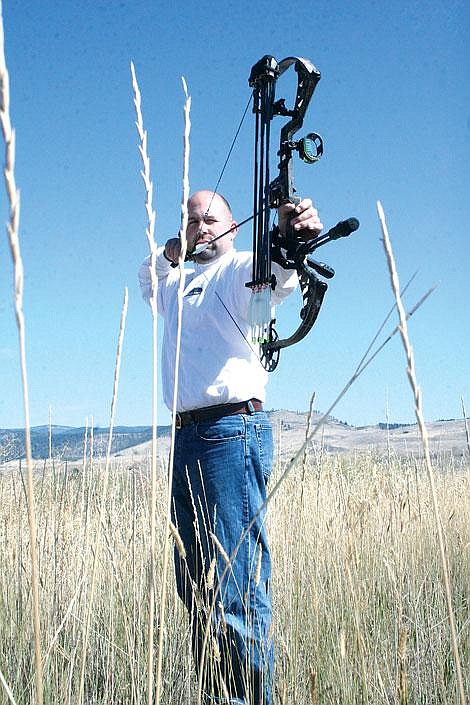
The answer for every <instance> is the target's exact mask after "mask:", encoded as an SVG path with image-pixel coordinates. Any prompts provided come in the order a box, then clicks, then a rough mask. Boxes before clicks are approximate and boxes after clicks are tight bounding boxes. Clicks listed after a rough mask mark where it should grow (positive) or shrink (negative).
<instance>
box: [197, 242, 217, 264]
mask: <svg viewBox="0 0 470 705" xmlns="http://www.w3.org/2000/svg"><path fill="white" fill-rule="evenodd" d="M216 257H217V250H216V248H215V247H211V246H210V245H208V247H206V249H205V250H203V251H202V252H200V253H199V254H198V255H196V257H194V260H195V262H201V263H202V262H210V260H212V259H215V258H216Z"/></svg>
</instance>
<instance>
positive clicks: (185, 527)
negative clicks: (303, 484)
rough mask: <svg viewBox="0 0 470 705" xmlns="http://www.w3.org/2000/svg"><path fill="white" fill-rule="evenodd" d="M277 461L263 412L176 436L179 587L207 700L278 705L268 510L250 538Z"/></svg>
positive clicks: (203, 424) (184, 430) (175, 518)
mask: <svg viewBox="0 0 470 705" xmlns="http://www.w3.org/2000/svg"><path fill="white" fill-rule="evenodd" d="M272 459H273V440H272V430H271V426H270V424H269V421H268V419H267V417H266V414H265V413H264V412H254V413H253V414H251V415H248V414H246V415H245V414H237V415H233V416H224V417H223V418H220V419H216V420H212V421H204V422H201V423H196V424H189V425H187V426H185V427H183V428H182V429H180V430H178V431H177V434H176V444H175V462H174V470H173V506H172V513H173V522H174V523H175V525H176V526H177V528H178V532H179V534H180V536H181V538H182V540H183V543H184V547H185V551H186V555H185V556H184V557H182V556H181V554H180V552H179V551H178V550H177V549H175V569H176V582H177V590H178V594H179V596H180V597H181V599H182V600H183V602H184V603H185V605H186V608H187V609H188V612H189V615H190V619H191V627H192V648H193V655H194V660H195V664H196V668H197V671H198V677H199V679H201V680H202V688H203V692H204V694H205V697H206V699H207V701H208V702H217V701H222V702H225V703H226V702H227V701H228V702H230V703H240V705H245V703H246V705H272V694H271V691H272V674H273V664H274V650H273V646H272V635H271V634H270V633H269V632H270V626H271V612H272V609H271V586H270V576H271V559H270V555H269V548H268V542H267V537H266V527H265V518H266V511H265V510H264V511H263V512H261V514H260V515H259V516H258V517H257V518H256V519H255V521H254V523H253V526H251V528H249V530H248V531H247V528H248V526H249V524H250V523H251V520H252V519H253V517H254V516H255V515H256V514H257V512H258V510H259V508H260V506H261V505H262V504H263V502H264V500H265V498H266V483H267V480H268V478H269V475H270V473H271V468H272ZM240 539H242V540H241V543H240ZM239 544H240V545H239ZM237 547H238V550H237ZM235 551H236V555H235V557H234V558H233V560H232V561H231V562H227V559H228V557H231V556H232V554H233V553H234V552H235ZM205 635H206V646H205V654H204V657H203V658H202V659H201V654H203V650H204V649H203V644H204V638H205Z"/></svg>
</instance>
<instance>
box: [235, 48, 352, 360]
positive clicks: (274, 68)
mask: <svg viewBox="0 0 470 705" xmlns="http://www.w3.org/2000/svg"><path fill="white" fill-rule="evenodd" d="M292 65H293V66H294V68H295V71H296V73H297V93H296V97H295V102H294V106H293V107H292V108H291V109H289V108H287V107H286V101H285V98H281V99H279V100H275V88H276V81H277V80H278V78H279V77H280V76H281V75H282V74H283V73H284V72H285V71H287V69H289V68H290V67H291V66H292ZM319 80H320V72H319V71H318V70H317V69H316V68H315V66H314V65H313V64H312V63H311V62H310V61H309V60H308V59H303V58H300V57H288V58H286V59H283V60H282V61H281V62H279V63H278V62H277V61H276V59H275V58H274V57H273V56H269V55H266V56H263V58H262V59H260V61H258V62H257V63H256V64H255V65H254V66H253V68H252V69H251V73H250V78H249V85H250V87H251V88H253V113H254V114H255V159H254V190H253V214H254V215H253V268H252V280H251V281H250V282H248V283H247V284H246V286H248V287H250V288H251V290H252V296H251V301H250V308H249V312H248V318H249V322H250V324H251V329H252V341H253V342H254V343H257V344H258V345H259V347H260V355H261V362H262V364H263V366H264V367H265V368H266V369H267V370H268V371H272V370H274V369H275V368H276V366H277V363H278V360H279V353H280V350H281V349H282V348H285V347H288V346H289V345H293V344H294V343H297V342H298V341H299V340H302V338H304V337H305V336H306V335H307V333H308V332H309V330H310V329H311V328H312V326H313V324H314V323H315V321H316V318H317V316H318V313H319V311H320V307H321V304H322V302H323V297H324V295H325V292H326V289H327V284H326V283H325V282H324V281H322V280H321V279H319V278H318V277H317V275H316V273H317V274H320V275H321V276H323V277H324V278H331V277H333V276H334V270H333V269H332V268H331V267H329V266H328V265H326V264H324V263H322V262H316V261H315V260H313V259H310V258H309V259H307V254H311V253H312V252H313V251H314V250H315V249H317V248H318V247H320V246H321V245H324V244H326V243H327V242H330V241H331V240H334V239H337V238H338V237H344V236H347V235H349V234H350V233H351V232H353V231H354V230H356V229H357V228H358V227H359V221H358V220H357V219H356V218H349V219H348V220H346V221H343V222H341V223H338V225H336V226H335V227H334V228H332V229H331V230H330V231H328V232H327V233H325V234H324V235H320V236H319V237H318V238H316V239H314V240H311V241H310V242H304V241H303V240H302V238H301V237H299V236H298V234H297V233H296V232H295V231H294V230H293V228H292V227H291V226H290V225H289V224H287V226H286V232H285V233H280V231H279V228H270V226H269V211H270V209H272V208H279V206H281V205H282V204H284V203H294V204H298V203H299V202H300V200H301V199H300V198H299V197H298V196H296V195H295V194H296V189H295V185H294V170H293V159H292V156H293V153H294V152H298V154H299V157H300V159H301V160H302V161H304V162H305V163H306V164H315V163H316V162H317V161H318V160H319V159H320V157H321V156H322V154H323V141H322V138H321V137H320V135H318V134H317V133H316V132H309V133H308V134H307V135H306V136H305V137H303V138H301V139H299V140H293V139H292V138H293V136H294V135H295V133H296V132H297V131H298V130H300V128H301V127H302V124H303V120H304V116H305V113H306V110H307V108H308V105H309V103H310V99H311V98H312V95H313V92H314V90H315V88H316V85H317V83H318V81H319ZM276 116H281V117H288V118H290V120H289V121H288V122H287V123H286V124H285V125H284V126H283V127H282V129H281V134H280V142H279V150H278V156H279V164H278V170H279V173H278V176H276V178H275V179H273V180H270V175H269V152H270V143H271V134H270V132H271V122H272V120H273V118H274V117H276ZM272 261H274V262H276V263H278V264H280V265H281V266H282V267H283V268H284V269H296V270H297V274H298V277H299V282H300V288H301V292H302V297H303V306H302V309H301V311H300V318H301V323H300V325H299V327H298V328H297V330H296V331H295V332H294V333H293V334H292V335H291V336H290V337H289V338H285V339H282V340H280V339H279V337H278V335H277V333H276V331H275V329H274V324H275V319H273V318H272V314H271V291H272V290H273V289H275V287H276V278H275V276H274V275H273V274H272V272H271V263H272ZM315 272H316V273H315Z"/></svg>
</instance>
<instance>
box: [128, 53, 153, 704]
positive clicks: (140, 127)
mask: <svg viewBox="0 0 470 705" xmlns="http://www.w3.org/2000/svg"><path fill="white" fill-rule="evenodd" d="M131 76H132V88H133V92H134V107H135V112H136V122H135V125H136V128H137V134H138V136H139V140H140V142H139V154H140V157H141V160H142V170H141V172H140V173H141V176H142V180H143V182H144V188H145V212H146V214H147V226H146V230H145V233H146V236H147V243H148V246H149V251H150V260H149V272H150V281H151V284H152V293H151V296H150V300H149V303H150V310H151V312H152V401H151V404H152V465H151V482H150V508H151V511H150V548H149V567H148V610H149V621H148V635H147V640H148V645H147V648H148V651H147V705H152V703H153V671H154V646H153V643H154V620H155V581H154V577H153V576H154V573H155V565H156V562H155V551H156V538H155V536H156V517H155V511H156V499H157V421H158V408H157V396H158V375H157V368H158V344H157V333H158V314H157V294H158V280H157V273H156V269H155V263H156V256H157V244H156V242H155V210H154V208H153V183H152V179H151V175H150V157H149V154H148V143H147V131H146V130H145V129H144V120H143V116H142V97H141V93H140V88H139V84H138V82H137V77H136V73H135V68H134V64H133V62H131Z"/></svg>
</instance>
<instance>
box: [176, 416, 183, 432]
mask: <svg viewBox="0 0 470 705" xmlns="http://www.w3.org/2000/svg"><path fill="white" fill-rule="evenodd" d="M175 428H176V429H177V430H178V431H179V430H180V429H182V428H183V419H182V418H181V414H180V413H178V412H176V414H175Z"/></svg>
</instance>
